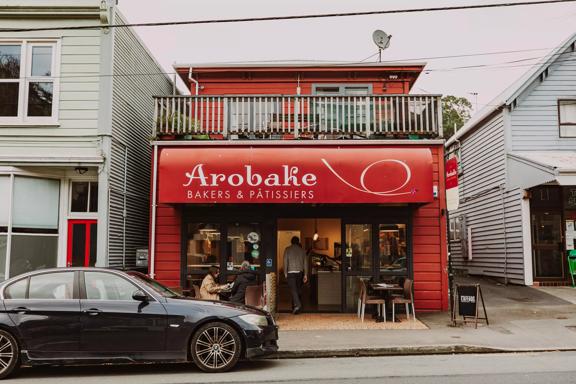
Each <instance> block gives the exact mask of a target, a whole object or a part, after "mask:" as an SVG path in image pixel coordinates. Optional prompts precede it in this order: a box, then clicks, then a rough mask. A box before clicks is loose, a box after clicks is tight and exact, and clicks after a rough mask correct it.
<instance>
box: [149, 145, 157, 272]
mask: <svg viewBox="0 0 576 384" xmlns="http://www.w3.org/2000/svg"><path fill="white" fill-rule="evenodd" d="M157 184H158V144H154V164H153V165H152V220H151V222H152V224H151V225H152V229H151V230H150V267H149V268H148V270H149V271H150V277H151V278H152V279H153V278H154V269H155V268H154V267H155V265H154V260H155V256H156V188H157Z"/></svg>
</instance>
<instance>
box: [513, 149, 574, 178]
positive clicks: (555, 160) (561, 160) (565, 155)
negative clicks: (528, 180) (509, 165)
mask: <svg viewBox="0 0 576 384" xmlns="http://www.w3.org/2000/svg"><path fill="white" fill-rule="evenodd" d="M510 154H511V155H512V156H517V157H521V158H524V159H526V160H528V161H530V162H533V163H535V164H538V165H541V166H544V167H547V168H550V169H551V170H554V171H557V172H560V173H563V172H576V152H573V151H525V152H524V151H523V152H511V153H510Z"/></svg>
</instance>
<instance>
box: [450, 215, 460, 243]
mask: <svg viewBox="0 0 576 384" xmlns="http://www.w3.org/2000/svg"><path fill="white" fill-rule="evenodd" d="M449 225H450V241H460V240H461V236H460V230H461V226H462V224H461V220H460V216H456V217H453V218H450V224H449Z"/></svg>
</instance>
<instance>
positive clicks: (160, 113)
mask: <svg viewBox="0 0 576 384" xmlns="http://www.w3.org/2000/svg"><path fill="white" fill-rule="evenodd" d="M154 99H155V112H154V125H153V132H152V133H153V136H154V137H155V138H161V139H224V140H233V139H296V138H301V139H305V138H308V139H419V138H441V137H442V111H441V107H440V106H441V104H440V96H439V95H382V96H380V95H370V96H308V95H306V96H287V95H278V96H276V95H229V96H209V95H202V96H157V97H155V98H154Z"/></svg>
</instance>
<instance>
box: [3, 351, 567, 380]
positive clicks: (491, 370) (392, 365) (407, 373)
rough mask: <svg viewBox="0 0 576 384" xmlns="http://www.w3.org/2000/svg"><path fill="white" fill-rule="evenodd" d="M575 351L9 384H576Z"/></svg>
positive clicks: (43, 375) (108, 371) (38, 375)
mask: <svg viewBox="0 0 576 384" xmlns="http://www.w3.org/2000/svg"><path fill="white" fill-rule="evenodd" d="M575 377H576V352H547V353H514V354H512V353H511V354H481V355H472V354H468V355H438V356H431V355H428V356H388V357H363V358H328V359H324V358H323V359H293V360H292V359H285V360H263V361H253V362H243V363H241V364H240V365H239V366H238V367H237V368H236V369H235V370H234V371H233V372H228V373H223V374H206V373H202V372H200V371H199V370H198V369H196V368H195V367H194V366H193V365H189V364H162V365H160V364H158V365H125V366H110V365H107V366H97V367H96V366H92V367H38V368H24V369H22V370H21V371H20V373H19V374H18V375H17V376H16V377H14V378H13V379H12V380H10V381H11V382H16V383H19V384H20V383H22V384H24V383H38V382H40V381H41V382H42V384H53V383H54V384H56V383H57V384H67V383H70V384H72V383H74V384H76V383H82V384H92V383H94V384H96V383H99V384H106V383H118V382H122V383H123V384H128V383H138V384H153V383H154V384H155V383H162V384H181V383H260V382H262V383H264V382H266V383H270V382H277V383H297V382H298V383H302V382H310V383H313V382H314V383H318V382H320V383H326V384H332V383H334V384H340V383H359V384H372V383H383V382H386V383H394V384H396V383H398V384H400V383H416V384H419V383H438V382H442V383H443V384H446V383H448V384H450V383H463V382H465V383H466V384H476V383H490V384H496V383H506V384H515V383H518V384H520V383H521V384H530V383H555V384H558V383H574V382H575V381H576V379H575Z"/></svg>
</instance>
